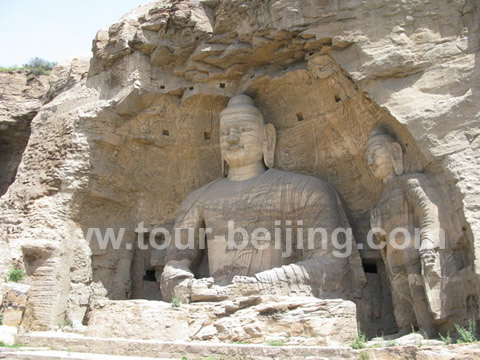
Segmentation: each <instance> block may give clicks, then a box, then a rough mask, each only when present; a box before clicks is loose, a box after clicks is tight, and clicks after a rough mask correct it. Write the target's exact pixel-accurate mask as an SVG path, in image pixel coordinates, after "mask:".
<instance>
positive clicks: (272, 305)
mask: <svg viewBox="0 0 480 360" xmlns="http://www.w3.org/2000/svg"><path fill="white" fill-rule="evenodd" d="M356 334H357V318H356V307H355V304H354V303H353V302H350V301H345V300H340V299H328V300H320V299H317V298H314V297H282V296H247V297H240V298H237V299H234V300H225V301H220V302H200V303H192V304H181V305H180V306H179V307H173V306H172V304H170V303H166V302H162V301H145V300H128V301H111V300H101V301H97V302H95V303H94V304H93V306H92V309H91V311H90V313H89V319H88V328H87V331H86V333H85V335H87V336H92V337H104V338H106V337H110V338H112V337H120V338H127V339H138V340H140V339H141V340H161V341H210V342H224V343H232V342H235V343H246V344H269V343H272V344H276V345H283V344H285V345H322V346H341V345H348V344H350V343H351V342H352V340H353V339H354V338H355V336H356Z"/></svg>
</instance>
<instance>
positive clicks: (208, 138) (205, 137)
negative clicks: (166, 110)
mask: <svg viewBox="0 0 480 360" xmlns="http://www.w3.org/2000/svg"><path fill="white" fill-rule="evenodd" d="M162 135H163V136H170V131H168V130H166V129H164V130H163V131H162ZM203 138H204V139H205V140H210V139H211V136H210V132H209V131H205V132H204V133H203Z"/></svg>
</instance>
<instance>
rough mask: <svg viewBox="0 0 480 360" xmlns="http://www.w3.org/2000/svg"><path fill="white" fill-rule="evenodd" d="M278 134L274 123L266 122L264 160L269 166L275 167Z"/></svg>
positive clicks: (264, 129)
mask: <svg viewBox="0 0 480 360" xmlns="http://www.w3.org/2000/svg"><path fill="white" fill-rule="evenodd" d="M276 143H277V134H276V132H275V126H273V124H265V126H264V128H263V162H264V163H265V166H266V167H267V168H271V167H273V161H274V157H275V144H276Z"/></svg>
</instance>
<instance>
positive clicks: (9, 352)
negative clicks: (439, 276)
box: [0, 332, 480, 360]
mask: <svg viewBox="0 0 480 360" xmlns="http://www.w3.org/2000/svg"><path fill="white" fill-rule="evenodd" d="M17 340H18V341H17V342H18V343H19V344H22V345H25V346H35V347H44V348H48V349H50V351H47V349H44V351H40V350H39V349H32V350H30V349H28V348H23V347H22V348H17V349H4V351H0V357H2V358H5V359H22V360H27V359H28V360H32V359H39V360H45V359H61V360H66V359H74V360H87V359H88V360H92V359H95V360H97V359H105V360H107V359H109V358H108V357H102V356H99V355H97V354H110V355H115V356H116V357H115V359H120V357H119V356H122V355H123V356H125V355H128V356H135V359H142V360H151V358H156V359H167V358H168V359H178V360H180V359H182V358H187V359H188V360H204V359H218V360H220V359H231V360H240V359H241V360H270V359H290V360H304V359H306V358H307V359H309V360H325V359H329V360H347V359H348V360H350V359H360V358H364V359H366V358H368V359H377V360H406V359H417V360H431V359H445V360H446V359H456V360H467V359H468V360H469V359H478V358H479V357H480V346H479V345H478V343H474V344H455V345H449V346H445V345H434V346H431V345H428V344H426V343H425V342H424V343H421V344H420V343H419V344H415V345H408V346H395V345H387V347H382V348H376V347H369V348H366V349H362V350H353V349H351V348H349V347H346V346H344V347H321V346H270V345H267V344H262V345H260V344H252V345H243V344H221V343H210V342H185V341H177V342H165V341H155V340H131V339H118V338H94V337H86V336H83V335H78V334H66V333H61V332H39V333H30V334H23V335H19V336H18V339H17ZM51 349H55V350H57V351H51ZM61 351H63V354H62V353H61ZM77 352H80V353H84V355H82V354H78V353H77Z"/></svg>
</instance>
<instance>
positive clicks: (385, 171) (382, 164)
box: [366, 137, 395, 180]
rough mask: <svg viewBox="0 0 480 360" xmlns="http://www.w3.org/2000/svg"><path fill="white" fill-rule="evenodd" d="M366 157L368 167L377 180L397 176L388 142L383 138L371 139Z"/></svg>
mask: <svg viewBox="0 0 480 360" xmlns="http://www.w3.org/2000/svg"><path fill="white" fill-rule="evenodd" d="M366 155H367V164H368V167H369V168H370V170H371V171H372V173H373V175H374V176H375V177H376V178H377V179H380V180H384V179H386V178H388V177H390V176H392V175H394V174H395V169H394V167H393V160H392V153H391V148H390V143H389V141H388V140H386V139H384V138H382V137H377V138H375V137H374V138H372V139H370V140H369V141H368V146H367V154H366Z"/></svg>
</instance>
